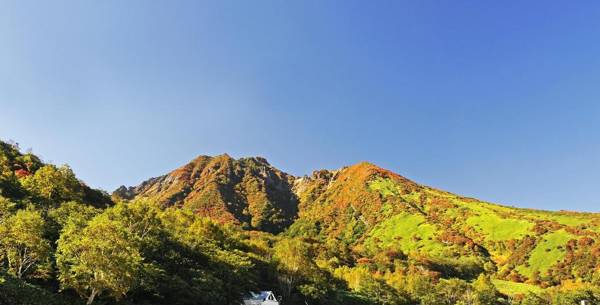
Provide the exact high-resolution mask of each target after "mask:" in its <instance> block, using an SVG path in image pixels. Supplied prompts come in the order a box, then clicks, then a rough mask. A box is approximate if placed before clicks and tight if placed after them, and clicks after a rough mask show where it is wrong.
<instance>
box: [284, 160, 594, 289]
mask: <svg viewBox="0 0 600 305" xmlns="http://www.w3.org/2000/svg"><path fill="white" fill-rule="evenodd" d="M295 186H296V191H297V192H298V197H299V198H300V205H299V206H300V211H299V218H298V220H297V221H296V223H295V224H294V225H293V226H292V228H290V232H292V234H296V235H298V234H304V235H306V233H307V232H309V234H308V235H312V236H311V237H313V238H318V239H321V240H323V241H326V240H331V239H337V240H341V241H343V242H344V243H346V244H347V245H348V246H349V247H351V248H352V250H353V251H354V252H355V253H360V254H361V255H365V256H368V257H372V256H375V255H377V253H380V252H385V251H401V252H403V253H405V254H408V255H409V257H415V258H421V259H422V258H426V261H427V262H426V264H429V265H430V266H431V265H432V264H433V265H437V266H438V267H439V265H440V264H442V265H445V267H450V268H449V269H450V270H452V269H453V268H454V267H459V268H454V269H455V271H456V270H458V271H460V270H459V269H460V268H461V267H464V266H465V264H466V265H471V266H470V267H469V268H471V270H473V268H475V269H479V270H485V271H488V272H497V277H498V278H501V279H507V280H511V281H516V282H523V281H528V282H529V283H533V284H539V285H543V286H549V285H556V284H559V283H560V281H565V280H573V279H583V280H585V281H592V280H593V279H594V277H596V278H598V276H599V275H600V259H599V257H600V255H599V254H600V242H599V241H600V214H593V213H575V212H549V211H539V210H530V209H519V208H512V207H506V206H500V205H496V204H491V203H487V202H483V201H480V200H477V199H472V198H465V197H461V196H458V195H454V194H452V193H448V192H444V191H440V190H437V189H434V188H430V187H426V186H422V185H418V184H416V183H414V182H412V181H410V180H407V179H406V178H404V177H402V176H399V175H397V174H395V173H392V172H390V171H388V170H384V169H381V168H379V167H377V166H375V165H372V164H369V163H360V164H357V165H354V166H351V167H348V168H344V169H342V170H340V171H336V172H327V173H324V172H318V173H316V174H315V175H313V176H312V177H306V178H302V179H301V180H299V181H298V180H297V182H296V185H295ZM434 269H435V268H434ZM446 270H448V268H446Z"/></svg>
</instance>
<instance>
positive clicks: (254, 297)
mask: <svg viewBox="0 0 600 305" xmlns="http://www.w3.org/2000/svg"><path fill="white" fill-rule="evenodd" d="M244 305H279V301H278V300H277V298H276V297H275V294H273V291H261V292H259V293H254V292H250V295H248V296H247V297H245V298H244Z"/></svg>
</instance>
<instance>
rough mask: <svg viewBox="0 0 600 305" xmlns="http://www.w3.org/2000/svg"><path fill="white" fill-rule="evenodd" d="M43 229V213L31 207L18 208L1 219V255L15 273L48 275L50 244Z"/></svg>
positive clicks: (20, 275)
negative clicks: (3, 219)
mask: <svg viewBox="0 0 600 305" xmlns="http://www.w3.org/2000/svg"><path fill="white" fill-rule="evenodd" d="M44 232H45V221H44V219H43V218H42V215H41V214H40V213H39V212H38V211H35V210H32V209H26V210H19V211H17V213H16V214H14V215H13V216H10V217H8V218H6V219H5V221H3V222H2V223H0V247H1V252H2V256H3V257H4V258H5V259H6V261H7V264H8V270H9V271H10V272H11V273H13V274H14V275H15V276H16V277H18V278H22V277H25V276H27V275H30V274H36V275H37V276H40V277H45V276H46V275H47V270H48V268H49V258H50V254H51V253H50V251H51V248H50V242H49V241H48V240H47V239H45V238H44Z"/></svg>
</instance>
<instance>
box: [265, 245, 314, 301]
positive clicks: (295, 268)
mask: <svg viewBox="0 0 600 305" xmlns="http://www.w3.org/2000/svg"><path fill="white" fill-rule="evenodd" d="M311 256H312V255H311V251H310V247H309V245H308V244H306V243H304V242H302V241H301V240H299V239H295V238H292V239H288V238H286V239H282V240H280V241H279V242H278V243H277V244H276V245H275V252H274V255H273V258H274V259H275V261H276V263H277V271H278V277H279V282H280V284H281V286H282V288H283V292H284V295H285V297H288V298H289V297H290V295H291V294H292V291H293V290H294V288H296V285H298V284H299V283H300V282H301V281H302V279H303V278H304V273H305V272H306V271H307V269H310V268H312V266H313V265H314V262H313V261H312V260H311Z"/></svg>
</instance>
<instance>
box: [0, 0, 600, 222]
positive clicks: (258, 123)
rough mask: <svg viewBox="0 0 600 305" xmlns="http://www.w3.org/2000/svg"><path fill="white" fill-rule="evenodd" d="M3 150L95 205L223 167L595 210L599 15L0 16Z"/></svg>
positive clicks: (145, 7) (596, 8)
mask: <svg viewBox="0 0 600 305" xmlns="http://www.w3.org/2000/svg"><path fill="white" fill-rule="evenodd" d="M0 138H2V139H5V140H7V139H13V140H15V141H17V142H19V143H20V144H21V147H23V148H28V147H31V148H33V151H34V152H35V153H38V154H40V155H41V156H42V157H43V158H44V159H45V160H46V161H52V162H54V163H57V164H62V163H68V164H70V165H71V166H72V167H73V168H74V170H75V172H76V173H77V174H78V176H79V177H80V178H82V179H83V180H85V181H86V182H87V183H88V184H90V185H92V186H94V187H100V188H103V189H106V190H108V191H112V190H113V189H114V188H116V187H117V186H119V185H121V184H125V185H135V184H138V183H139V182H141V181H142V180H145V179H146V178H148V177H151V176H158V175H161V174H163V173H166V172H167V171H169V170H171V169H174V168H176V167H178V166H180V165H182V164H184V163H185V162H187V161H188V160H190V159H192V158H193V157H195V156H197V155H200V154H210V155H212V154H220V153H225V152H226V153H229V154H230V155H232V156H234V157H242V156H254V155H260V156H264V157H266V158H267V159H268V160H269V161H270V162H271V163H272V164H273V165H275V166H276V167H278V168H281V169H283V170H285V171H287V172H289V173H291V174H295V175H302V174H308V173H311V172H312V170H315V169H320V168H338V167H341V166H343V165H349V164H353V163H356V162H358V161H361V160H368V161H370V162H373V163H375V164H378V165H380V166H382V167H385V168H389V169H391V170H393V171H395V172H398V173H400V174H402V175H404V176H406V177H408V178H411V179H413V180H415V181H417V182H420V183H423V184H427V185H431V186H435V187H438V188H442V189H446V190H449V191H452V192H455V193H459V194H464V195H467V196H472V197H477V198H481V199H484V200H488V201H492V202H498V203H504V204H510V205H517V206H523V207H533V208H542V209H553V210H559V209H575V210H582V211H600V195H599V194H598V190H599V189H600V2H598V1H577V2H564V1H525V2H523V1H360V2H359V1H346V0H344V1H308V0H307V1H214V2H202V1H118V0H115V1H24V0H16V1H1V2H0Z"/></svg>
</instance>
